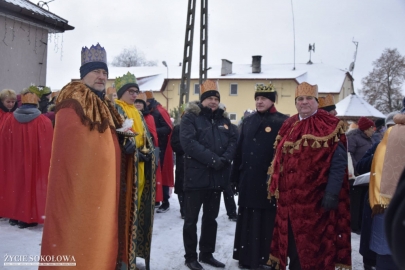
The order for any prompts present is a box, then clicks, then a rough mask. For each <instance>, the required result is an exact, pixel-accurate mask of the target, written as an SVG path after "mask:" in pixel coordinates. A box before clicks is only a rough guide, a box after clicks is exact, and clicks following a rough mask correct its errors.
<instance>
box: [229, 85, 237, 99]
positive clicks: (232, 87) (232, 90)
mask: <svg viewBox="0 0 405 270" xmlns="http://www.w3.org/2000/svg"><path fill="white" fill-rule="evenodd" d="M229 95H231V96H237V95H238V85H237V84H236V83H231V90H230V93H229Z"/></svg>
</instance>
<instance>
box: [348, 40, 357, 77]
mask: <svg viewBox="0 0 405 270" xmlns="http://www.w3.org/2000/svg"><path fill="white" fill-rule="evenodd" d="M352 42H353V43H354V45H355V46H356V51H355V52H354V57H353V62H351V63H350V66H349V71H350V72H352V77H353V73H354V66H355V64H356V58H357V48H358V47H359V42H358V41H354V37H353V39H352Z"/></svg>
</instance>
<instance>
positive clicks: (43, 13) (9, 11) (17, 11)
mask: <svg viewBox="0 0 405 270" xmlns="http://www.w3.org/2000/svg"><path fill="white" fill-rule="evenodd" d="M0 10H1V11H0V15H4V16H6V17H12V18H14V19H17V20H18V19H19V20H23V21H26V22H30V23H33V24H37V25H38V26H42V27H45V28H48V29H49V30H53V31H54V32H64V31H67V30H73V29H74V27H73V26H71V25H69V24H68V21H67V20H65V19H63V18H61V17H59V16H57V15H55V14H53V13H52V12H49V11H47V10H45V9H43V8H41V7H40V6H37V5H35V4H34V3H32V2H30V1H27V0H0Z"/></svg>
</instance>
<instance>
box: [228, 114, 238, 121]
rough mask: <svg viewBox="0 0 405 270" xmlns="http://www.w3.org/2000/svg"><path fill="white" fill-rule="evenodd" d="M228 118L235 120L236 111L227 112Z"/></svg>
mask: <svg viewBox="0 0 405 270" xmlns="http://www.w3.org/2000/svg"><path fill="white" fill-rule="evenodd" d="M229 120H231V121H235V120H236V113H230V114H229Z"/></svg>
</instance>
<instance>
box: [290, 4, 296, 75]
mask: <svg viewBox="0 0 405 270" xmlns="http://www.w3.org/2000/svg"><path fill="white" fill-rule="evenodd" d="M291 12H292V19H293V35H294V67H293V70H295V20H294V6H293V0H291Z"/></svg>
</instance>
